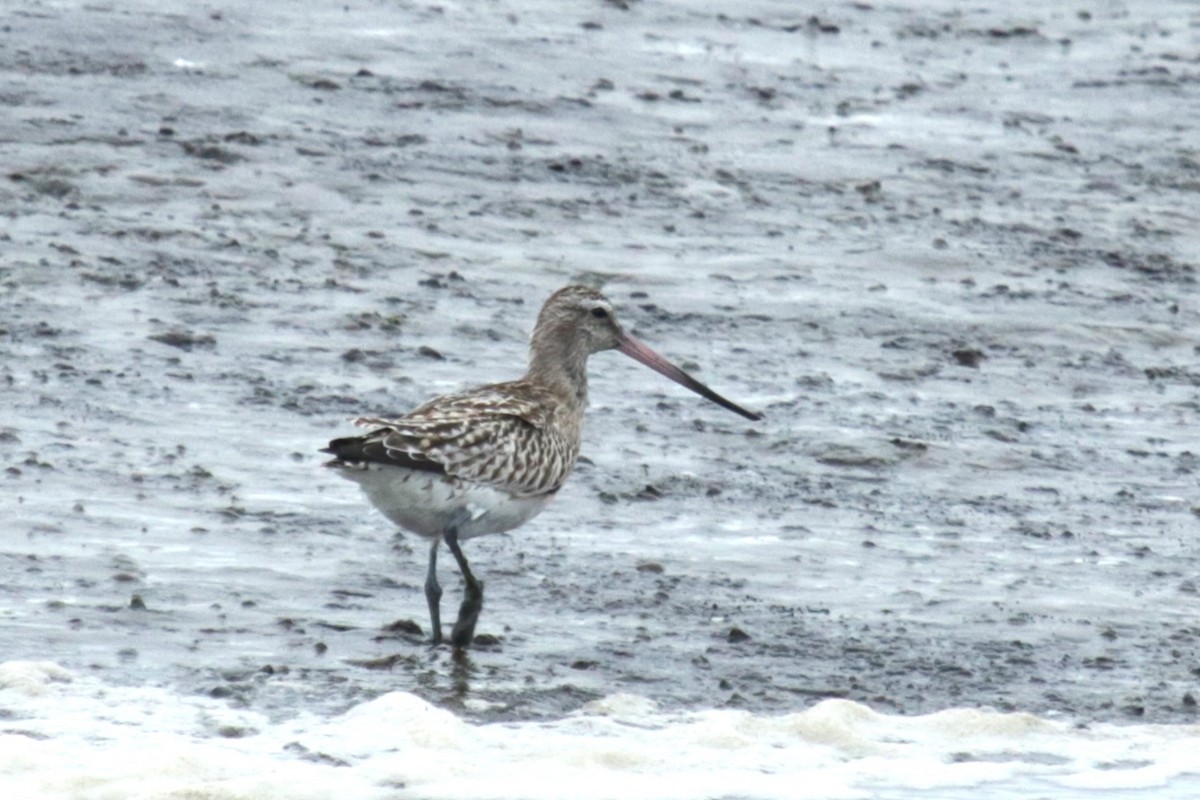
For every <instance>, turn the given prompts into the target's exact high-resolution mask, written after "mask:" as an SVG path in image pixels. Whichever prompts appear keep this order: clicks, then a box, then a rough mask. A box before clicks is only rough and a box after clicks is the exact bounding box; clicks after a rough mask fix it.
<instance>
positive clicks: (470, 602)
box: [443, 528, 483, 649]
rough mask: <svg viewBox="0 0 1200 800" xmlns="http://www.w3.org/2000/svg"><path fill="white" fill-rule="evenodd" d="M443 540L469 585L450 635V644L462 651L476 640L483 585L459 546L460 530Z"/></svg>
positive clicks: (448, 533) (448, 531)
mask: <svg viewBox="0 0 1200 800" xmlns="http://www.w3.org/2000/svg"><path fill="white" fill-rule="evenodd" d="M443 538H445V540H446V546H447V547H449V548H450V553H451V554H452V555H453V556H454V560H455V561H457V562H458V568H459V570H461V571H462V576H463V580H464V581H466V583H467V590H466V592H465V593H464V594H463V601H462V605H461V606H459V608H458V621H457V622H455V623H454V630H453V631H452V632H451V634H450V642H451V643H452V644H453V645H454V646H455V647H456V648H459V649H461V648H463V647H466V646H467V645H469V644H470V643H471V640H472V639H473V638H475V623H476V622H478V621H479V612H480V611H481V610H483V583H482V582H480V581H477V580H475V576H474V575H472V574H471V567H470V566H469V565H468V564H467V558H466V556H464V555H463V552H462V548H460V547H459V546H458V530H457V529H455V528H450V529H449V530H447V531H446V535H445V536H444V537H443Z"/></svg>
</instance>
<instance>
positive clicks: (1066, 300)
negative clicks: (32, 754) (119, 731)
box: [0, 0, 1200, 723]
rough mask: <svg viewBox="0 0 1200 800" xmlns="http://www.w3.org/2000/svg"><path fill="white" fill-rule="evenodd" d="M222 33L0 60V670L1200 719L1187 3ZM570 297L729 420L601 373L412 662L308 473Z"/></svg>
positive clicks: (62, 37) (38, 50) (647, 376)
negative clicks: (361, 423) (552, 473)
mask: <svg viewBox="0 0 1200 800" xmlns="http://www.w3.org/2000/svg"><path fill="white" fill-rule="evenodd" d="M264 5H266V6H268V7H266V8H260V7H257V6H256V7H253V8H242V7H237V8H229V9H225V8H221V9H218V8H217V7H211V8H208V7H206V8H203V9H201V8H198V7H195V6H194V5H192V4H187V3H172V2H167V3H162V2H155V3H149V2H116V3H107V4H83V3H54V4H49V3H43V2H35V1H33V0H18V2H14V3H10V4H9V5H8V6H7V7H6V9H5V11H4V12H3V22H2V25H0V75H2V76H3V84H2V88H0V105H3V106H4V110H5V113H4V114H3V115H0V152H2V153H3V155H4V171H3V175H2V176H0V209H2V210H3V216H2V219H3V226H2V227H3V230H2V231H0V253H2V254H0V312H2V313H0V414H2V417H0V463H2V465H3V475H2V476H0V480H2V481H3V485H4V486H3V491H2V492H0V515H2V516H0V519H2V521H3V526H4V536H3V547H2V548H0V575H2V576H3V578H2V580H0V598H2V603H0V638H2V640H3V641H4V643H5V651H6V658H8V659H15V658H29V659H45V660H53V661H56V662H58V663H60V664H62V665H63V666H66V667H68V668H70V669H73V670H82V671H94V672H96V673H97V674H102V675H104V676H105V677H106V679H107V680H109V681H113V682H117V683H125V682H128V683H135V682H143V683H151V684H161V685H170V686H175V687H178V688H179V689H180V690H181V691H189V692H199V693H210V694H212V695H214V696H218V697H226V698H228V699H229V702H231V703H234V704H239V705H247V706H251V707H254V708H258V709H262V710H264V711H266V712H269V713H271V714H275V715H280V716H286V715H290V714H295V713H300V712H313V713H330V712H334V711H338V710H341V709H344V708H346V707H348V706H350V705H352V704H354V703H356V702H360V701H362V700H363V699H366V698H370V697H374V696H377V695H379V694H381V693H384V692H388V691H393V690H404V691H412V692H415V693H417V694H419V695H421V696H422V697H425V698H428V699H430V700H432V701H434V702H436V703H438V704H440V705H443V706H446V707H449V708H453V709H456V710H459V711H461V712H462V713H464V714H467V715H469V716H471V717H474V718H482V719H529V718H539V717H554V716H559V715H562V714H564V713H568V712H571V711H573V710H575V709H577V708H578V707H579V706H580V705H581V704H582V703H584V702H587V701H588V700H591V699H594V698H597V697H601V696H605V695H610V694H613V693H616V692H629V693H633V694H638V695H643V696H646V697H649V698H652V699H653V700H655V701H657V702H659V703H660V704H662V705H663V706H664V707H668V708H675V707H678V708H706V707H729V706H731V707H740V708H748V709H754V710H758V711H763V710H780V711H790V710H795V709H798V708H802V707H805V706H807V705H810V704H811V703H813V702H814V701H815V700H816V699H818V698H822V697H845V698H850V699H853V700H857V701H861V702H865V703H867V704H869V705H871V706H872V707H875V708H878V709H880V710H885V711H899V712H905V713H918V712H927V711H933V710H937V709H942V708H947V707H950V706H971V707H975V706H991V707H996V708H1000V709H1006V710H1008V709H1020V710H1025V711H1032V712H1037V713H1039V714H1047V715H1062V716H1064V717H1065V718H1069V719H1075V720H1079V721H1080V722H1084V723H1086V722H1088V721H1093V720H1127V719H1144V720H1148V721H1158V722H1181V721H1192V720H1194V719H1195V717H1196V713H1197V700H1196V698H1197V697H1200V597H1198V591H1197V586H1198V584H1200V546H1198V545H1197V542H1198V539H1197V534H1198V533H1200V493H1198V492H1197V488H1198V487H1197V474H1196V469H1197V458H1198V453H1200V447H1198V444H1197V442H1198V441H1200V440H1198V439H1197V436H1196V430H1197V421H1198V415H1200V336H1198V334H1197V331H1198V330H1200V328H1198V326H1197V322H1198V316H1197V304H1196V299H1197V286H1196V279H1197V274H1196V270H1197V256H1196V254H1197V253H1200V233H1198V232H1200V154H1198V152H1197V149H1196V144H1197V142H1198V141H1200V130H1198V123H1200V106H1197V104H1195V103H1194V102H1188V98H1189V97H1194V94H1195V91H1196V88H1197V83H1198V82H1200V16H1197V11H1196V9H1195V8H1193V7H1192V6H1191V5H1190V4H1188V3H1184V2H1165V1H1164V2H1150V3H1115V2H1103V3H1099V2H1097V3H1079V4H1074V5H1072V6H1071V7H1070V8H1067V7H1059V6H1056V5H1054V4H1050V5H1049V6H1047V5H1046V4H1034V3H1017V4H1007V5H1003V6H1002V5H1000V4H995V5H994V8H991V9H986V8H978V7H973V8H972V9H971V10H961V9H960V8H958V6H959V4H957V3H950V2H945V3H941V2H930V3H909V4H874V3H846V4H839V5H833V6H828V7H826V8H824V10H822V11H820V13H819V15H817V16H813V15H812V14H811V13H810V12H807V11H805V12H803V13H801V12H799V11H798V10H796V9H795V8H793V7H792V6H791V5H790V4H786V3H767V2H750V3H743V4H739V5H738V6H737V7H736V9H734V8H724V9H722V8H719V7H718V6H717V5H714V4H705V3H674V4H659V3H632V2H631V3H600V2H596V3H591V4H584V5H583V6H578V7H572V8H571V9H569V10H566V9H564V8H563V6H562V5H561V4H558V3H550V2H528V3H489V4H462V5H456V4H433V3H430V4H425V3H381V2H368V3H364V4H361V5H347V6H343V5H341V4H336V5H334V6H327V5H325V4H315V3H311V4H310V3H305V4H264ZM276 5H278V7H274V6H276ZM572 281H585V282H589V283H593V284H594V285H597V286H600V287H602V288H603V289H604V291H605V292H606V293H607V294H608V295H609V296H610V298H611V299H612V300H613V301H614V303H615V304H616V305H617V306H618V310H619V313H620V315H621V317H622V319H623V321H624V322H625V324H626V325H627V326H628V327H629V328H631V329H632V330H633V331H634V332H635V333H636V334H637V335H638V336H639V337H640V338H642V339H643V340H645V341H646V342H647V343H649V344H650V345H651V346H653V347H654V348H655V349H657V350H659V351H660V352H662V353H664V354H665V355H667V356H668V357H671V358H672V359H673V360H676V361H678V362H679V363H681V364H682V365H683V366H684V367H685V368H687V369H689V370H692V371H694V372H695V373H696V374H697V376H698V377H699V378H700V379H701V380H703V381H704V382H705V383H707V384H709V385H711V386H712V387H713V388H715V389H716V390H717V391H720V392H721V393H723V394H726V395H727V396H729V397H731V398H732V399H734V400H735V401H737V402H739V403H741V404H743V405H745V406H747V407H749V408H753V409H756V410H762V411H763V412H765V414H766V419H765V420H764V421H763V422H761V423H750V422H747V421H746V420H743V419H740V418H738V417H736V416H734V415H732V414H729V413H728V412H726V411H724V410H722V409H720V408H718V407H716V406H713V405H709V404H705V403H703V401H701V400H699V399H698V398H695V397H693V396H690V395H688V394H687V393H686V392H684V391H683V390H681V389H679V388H678V387H674V386H673V385H670V384H668V383H667V382H665V381H663V380H662V379H660V378H658V377H657V376H655V375H653V374H652V373H650V372H649V371H646V370H642V369H641V368H639V367H638V366H637V365H635V364H633V363H632V362H628V361H626V360H624V359H621V358H620V357H619V356H617V355H610V354H602V355H600V356H597V357H595V358H594V359H593V360H592V377H593V380H592V385H591V398H592V405H591V408H590V411H589V418H588V422H587V431H586V434H585V445H584V454H585V459H584V460H583V462H582V463H581V464H580V466H579V468H578V470H577V472H576V474H575V475H574V476H573V477H572V479H571V481H570V482H569V483H568V484H567V486H566V487H565V488H564V490H563V491H562V493H561V495H560V497H559V498H557V499H556V501H555V503H554V504H553V505H552V506H551V507H550V508H549V509H548V510H547V511H546V512H545V513H543V514H542V516H540V517H539V518H538V519H537V520H535V521H534V522H532V523H530V524H529V525H527V526H526V527H524V528H522V529H520V530H518V531H516V532H514V533H513V534H512V535H506V536H496V537H489V538H486V539H483V540H475V541H472V542H470V543H468V545H467V547H466V548H465V549H466V552H467V556H468V558H469V559H470V560H471V563H472V565H473V566H474V567H475V570H476V574H477V575H479V577H480V578H481V579H482V580H483V581H484V583H485V608H484V611H483V616H482V619H481V621H480V628H479V631H480V634H481V640H480V641H479V642H478V643H477V646H476V647H475V648H474V649H473V650H472V651H470V652H469V653H468V654H466V655H465V656H464V657H460V658H455V657H454V656H453V655H452V654H451V653H450V651H449V650H448V649H445V648H441V649H430V648H429V647H428V646H427V645H426V644H425V640H426V638H427V636H428V630H427V622H426V619H425V601H424V596H423V593H422V588H421V587H422V582H423V579H424V562H425V547H424V546H423V545H422V544H420V543H419V542H414V541H413V540H412V539H406V538H404V537H402V536H397V535H394V533H393V532H392V531H391V530H389V527H388V524H387V523H386V521H385V520H383V518H382V517H380V516H379V515H377V514H373V513H372V512H371V511H370V510H369V507H368V506H367V505H366V503H365V502H364V501H363V500H362V498H361V497H359V496H358V495H357V493H356V490H355V489H354V487H353V486H350V485H348V484H346V483H344V482H342V481H339V480H337V478H336V477H334V476H331V475H329V474H328V473H327V472H324V471H323V470H322V469H321V466H320V465H321V461H322V455H321V454H320V453H318V452H317V449H318V448H320V447H322V446H324V444H325V442H326V441H328V439H330V438H332V437H334V436H339V435H346V434H347V433H348V432H349V431H350V430H351V428H350V427H349V425H348V423H347V422H346V419H347V418H348V417H351V416H354V415H357V414H360V413H370V414H386V413H394V412H402V411H404V410H406V409H408V408H411V407H413V406H415V405H417V404H418V403H420V402H423V401H424V400H426V399H428V398H429V397H430V396H433V395H436V394H440V393H444V392H447V391H451V390H455V389H460V388H463V387H464V386H466V385H470V384H473V383H478V382H486V381H492V380H503V379H508V378H511V377H514V376H515V375H517V374H519V372H520V371H521V369H522V366H523V361H524V357H525V340H526V337H527V335H528V332H529V328H530V326H531V325H532V322H533V317H534V315H535V314H536V311H537V308H538V306H539V305H540V303H541V301H542V299H543V298H544V297H545V296H547V295H548V294H549V293H550V292H551V291H552V290H553V289H555V288H557V287H558V286H560V285H563V284H565V283H568V282H572ZM446 561H447V563H446V564H445V565H443V569H442V583H443V586H444V587H445V588H446V596H445V598H444V600H443V604H444V612H443V613H445V614H451V613H452V611H453V609H454V608H455V607H456V605H457V602H458V597H457V594H456V593H457V592H458V591H460V587H459V586H458V582H457V578H456V575H455V573H454V571H453V569H452V565H450V564H449V563H448V561H449V560H448V559H447V560H446Z"/></svg>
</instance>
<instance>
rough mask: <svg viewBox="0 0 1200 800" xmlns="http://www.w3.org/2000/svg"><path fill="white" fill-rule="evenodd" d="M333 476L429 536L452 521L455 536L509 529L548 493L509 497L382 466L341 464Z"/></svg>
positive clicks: (541, 505)
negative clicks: (358, 488) (356, 485)
mask: <svg viewBox="0 0 1200 800" xmlns="http://www.w3.org/2000/svg"><path fill="white" fill-rule="evenodd" d="M338 474H339V475H341V476H342V477H343V478H347V479H349V480H352V481H354V482H355V483H357V484H358V485H359V486H361V487H362V490H363V492H364V493H365V494H366V495H367V499H368V500H370V501H371V504H372V505H374V506H375V507H376V508H377V509H379V510H380V511H381V512H382V513H383V515H384V516H385V517H387V518H388V519H390V520H391V521H392V522H394V523H396V524H397V525H399V526H400V527H401V528H404V529H405V530H407V531H411V532H413V533H415V534H417V535H419V536H424V537H426V538H429V539H437V538H441V536H442V535H443V534H444V533H445V532H446V530H447V529H448V528H449V527H450V526H451V525H457V527H458V538H460V539H471V538H473V537H475V536H483V535H484V534H487V533H502V532H504V531H509V530H512V529H513V528H516V527H517V526H519V525H523V524H525V523H526V522H528V521H529V520H531V519H533V518H534V517H536V516H537V515H538V513H539V512H540V511H541V510H542V509H543V508H545V507H546V504H547V503H549V502H550V498H551V497H553V495H550V494H543V495H537V496H536V497H514V496H513V495H511V494H509V493H508V492H505V491H501V490H499V489H493V488H492V487H490V486H482V485H479V484H473V483H467V482H465V481H459V480H455V479H452V478H446V477H445V476H442V475H437V474H434V473H432V472H422V471H419V470H411V469H405V468H404V467H393V466H388V465H385V464H374V463H372V464H368V465H367V468H366V469H356V468H340V469H338Z"/></svg>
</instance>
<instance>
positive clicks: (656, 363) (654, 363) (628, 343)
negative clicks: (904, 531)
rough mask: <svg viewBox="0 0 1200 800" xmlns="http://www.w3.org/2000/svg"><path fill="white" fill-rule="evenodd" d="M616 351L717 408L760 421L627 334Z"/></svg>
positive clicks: (758, 417) (751, 412)
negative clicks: (708, 401)
mask: <svg viewBox="0 0 1200 800" xmlns="http://www.w3.org/2000/svg"><path fill="white" fill-rule="evenodd" d="M617 349H618V350H620V351H621V352H622V353H624V354H625V355H627V356H629V357H630V358H632V359H634V360H635V361H640V362H642V363H643V364H645V365H646V366H647V367H649V368H650V369H652V370H654V371H655V372H657V373H659V374H660V375H666V376H667V377H668V378H670V379H671V380H673V381H675V382H676V383H678V384H679V385H680V386H685V387H687V388H688V389H691V390H692V391H693V392H695V393H696V394H698V395H700V396H701V397H703V398H706V399H708V400H711V401H713V402H714V403H716V404H717V405H719V406H724V407H725V408H728V409H729V410H730V411H732V412H734V413H735V414H741V415H742V416H743V417H745V418H746V419H753V420H759V419H762V414H756V413H755V412H753V411H747V410H746V409H744V408H742V407H741V406H739V405H738V404H737V403H734V402H732V401H730V400H726V399H725V398H724V397H721V395H719V394H717V393H716V392H714V391H713V390H712V389H710V388H708V387H707V386H705V385H704V384H703V383H701V382H700V381H698V380H696V379H695V378H693V377H692V376H691V375H688V374H687V373H686V372H684V371H683V370H681V369H680V368H679V367H677V366H675V365H674V364H672V363H671V362H670V361H667V360H666V359H665V358H663V357H662V356H660V355H659V354H658V353H656V352H654V351H653V350H651V349H650V348H649V347H646V345H644V344H642V343H641V342H639V341H638V340H637V339H634V338H633V337H632V336H629V335H628V334H624V333H623V334H621V340H620V344H618V345H617Z"/></svg>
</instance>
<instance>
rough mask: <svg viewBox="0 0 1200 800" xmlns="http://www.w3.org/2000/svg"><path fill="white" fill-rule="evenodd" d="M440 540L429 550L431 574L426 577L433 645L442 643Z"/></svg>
mask: <svg viewBox="0 0 1200 800" xmlns="http://www.w3.org/2000/svg"><path fill="white" fill-rule="evenodd" d="M439 544H441V540H440V539H434V540H433V544H432V545H431V546H430V548H429V572H428V573H426V575H425V601H426V602H427V603H429V624H430V626H431V628H432V632H433V642H432V643H433V644H435V645H438V644H441V643H442V611H441V607H442V587H441V586H439V585H438V579H437V551H438V545H439Z"/></svg>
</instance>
